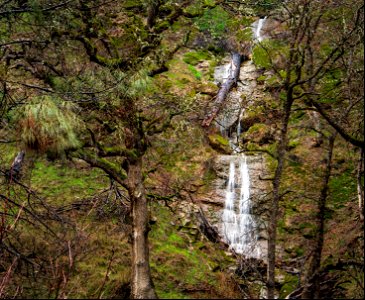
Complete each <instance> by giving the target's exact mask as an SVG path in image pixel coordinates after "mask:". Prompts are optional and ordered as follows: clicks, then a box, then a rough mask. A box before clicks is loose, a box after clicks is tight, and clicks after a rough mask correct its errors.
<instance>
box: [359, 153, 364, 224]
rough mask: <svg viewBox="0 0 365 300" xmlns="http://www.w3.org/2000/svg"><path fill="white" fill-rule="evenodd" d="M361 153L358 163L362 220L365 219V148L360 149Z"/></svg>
mask: <svg viewBox="0 0 365 300" xmlns="http://www.w3.org/2000/svg"><path fill="white" fill-rule="evenodd" d="M360 151H361V154H360V157H359V161H358V163H357V197H358V199H359V210H360V220H361V221H364V187H363V183H362V182H361V177H362V175H363V173H364V150H363V149H360Z"/></svg>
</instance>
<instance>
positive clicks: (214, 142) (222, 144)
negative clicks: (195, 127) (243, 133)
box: [208, 134, 232, 154]
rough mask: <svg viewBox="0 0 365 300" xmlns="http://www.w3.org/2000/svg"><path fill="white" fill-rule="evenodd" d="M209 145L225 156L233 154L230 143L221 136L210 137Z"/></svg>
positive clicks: (213, 135)
mask: <svg viewBox="0 0 365 300" xmlns="http://www.w3.org/2000/svg"><path fill="white" fill-rule="evenodd" d="M208 141H209V145H210V146H211V147H212V148H213V149H214V150H216V151H218V152H220V153H224V154H230V153H231V152H232V150H231V148H230V146H229V141H228V140H227V139H226V138H224V137H223V136H221V135H220V134H210V135H208Z"/></svg>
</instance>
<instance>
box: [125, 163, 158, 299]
mask: <svg viewBox="0 0 365 300" xmlns="http://www.w3.org/2000/svg"><path fill="white" fill-rule="evenodd" d="M128 190H129V191H128V192H129V195H130V198H131V203H132V218H133V238H132V239H133V242H132V243H133V244H132V280H131V291H132V295H131V296H132V298H133V299H156V298H157V295H156V293H155V290H154V287H153V283H152V279H151V271H150V266H149V248H148V231H149V228H148V207H147V198H146V192H145V189H144V185H143V176H142V158H138V159H137V160H136V161H135V162H134V163H133V164H131V165H130V166H129V170H128Z"/></svg>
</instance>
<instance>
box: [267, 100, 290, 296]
mask: <svg viewBox="0 0 365 300" xmlns="http://www.w3.org/2000/svg"><path fill="white" fill-rule="evenodd" d="M288 98H289V99H287V100H286V101H285V103H284V109H283V110H284V114H283V118H282V123H281V131H280V138H279V145H278V150H277V155H278V165H277V167H276V170H275V176H274V180H273V202H272V206H271V213H270V219H269V228H268V266H267V298H268V299H274V297H275V261H276V253H275V252H276V228H277V221H278V212H279V201H280V197H281V196H280V183H281V177H282V174H283V169H284V161H285V154H286V147H287V143H288V142H287V132H288V123H289V117H290V113H291V106H292V103H293V101H292V99H291V97H289V93H288Z"/></svg>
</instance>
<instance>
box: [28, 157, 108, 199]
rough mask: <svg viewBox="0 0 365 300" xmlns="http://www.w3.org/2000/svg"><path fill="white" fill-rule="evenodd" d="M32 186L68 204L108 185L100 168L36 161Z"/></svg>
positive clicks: (49, 196)
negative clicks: (78, 167)
mask: <svg viewBox="0 0 365 300" xmlns="http://www.w3.org/2000/svg"><path fill="white" fill-rule="evenodd" d="M31 184H32V187H33V188H34V189H35V190H36V191H38V192H40V193H41V195H43V196H45V197H47V198H49V199H53V201H57V202H58V201H59V203H58V204H66V203H70V202H72V201H75V200H76V198H79V199H80V198H83V197H88V196H92V195H94V194H95V193H96V192H97V191H99V190H100V189H102V188H104V187H105V186H107V185H108V180H107V177H106V176H105V175H104V173H103V172H102V171H101V170H98V169H91V168H87V169H81V170H79V169H76V168H73V167H67V165H61V164H50V163H47V162H45V161H43V160H40V161H38V162H36V163H35V166H34V169H33V171H32V177H31Z"/></svg>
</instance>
